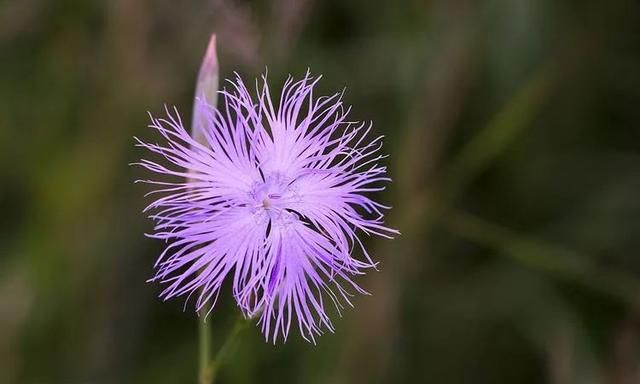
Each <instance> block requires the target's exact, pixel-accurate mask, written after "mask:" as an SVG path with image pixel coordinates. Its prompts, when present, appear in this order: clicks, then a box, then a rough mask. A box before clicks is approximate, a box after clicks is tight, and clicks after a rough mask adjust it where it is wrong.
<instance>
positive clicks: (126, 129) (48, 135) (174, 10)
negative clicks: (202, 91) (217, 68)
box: [0, 0, 640, 384]
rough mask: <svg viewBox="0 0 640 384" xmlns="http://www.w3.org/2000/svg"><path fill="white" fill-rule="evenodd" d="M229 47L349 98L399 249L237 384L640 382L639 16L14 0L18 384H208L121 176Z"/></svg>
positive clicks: (6, 71) (237, 375)
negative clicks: (330, 323) (316, 326)
mask: <svg viewBox="0 0 640 384" xmlns="http://www.w3.org/2000/svg"><path fill="white" fill-rule="evenodd" d="M212 32H216V33H217V34H218V42H219V56H220V63H221V68H222V76H223V77H228V76H229V75H230V74H231V73H232V71H238V72H240V73H241V74H242V75H243V76H245V78H248V79H251V78H253V77H256V76H258V75H259V74H260V73H261V72H262V71H264V68H265V67H266V66H268V67H269V75H270V79H271V81H272V85H274V86H275V85H277V84H279V83H280V82H281V81H282V80H283V79H284V78H285V77H286V75H287V74H289V73H291V74H293V75H295V76H298V77H299V76H301V75H303V73H304V71H305V70H306V69H307V67H310V68H311V69H312V71H313V72H314V73H318V74H323V75H324V80H323V81H322V82H321V83H320V88H321V91H322V92H325V93H329V92H333V91H336V90H340V89H342V88H343V87H344V86H346V87H347V92H346V96H345V99H346V102H347V103H349V104H352V105H353V106H354V109H353V112H352V117H353V118H357V119H363V120H373V121H374V123H375V131H376V133H379V134H384V135H385V136H386V143H385V144H386V151H387V152H388V153H390V154H391V157H390V159H389V161H388V164H389V167H390V174H391V176H392V177H393V178H394V183H393V184H392V185H391V186H390V188H389V189H388V191H386V192H385V193H384V194H383V195H382V196H381V199H382V200H384V201H386V202H389V203H390V204H391V205H392V206H393V207H394V208H393V210H392V211H391V212H390V214H389V215H388V219H387V223H388V224H389V225H391V226H394V227H396V228H399V229H400V230H401V231H402V232H403V235H402V236H401V237H399V238H398V239H396V240H394V241H379V240H376V239H367V241H368V247H369V248H370V249H371V251H372V254H373V255H374V256H375V258H376V259H377V260H380V262H381V271H380V272H373V273H370V274H368V275H367V276H363V277H362V278H360V279H359V280H358V281H359V282H360V283H361V284H362V285H363V286H364V287H365V288H366V289H368V290H369V291H370V292H372V294H373V295H372V296H361V297H357V298H355V300H354V303H355V305H356V308H355V309H351V310H348V311H346V313H345V316H344V317H343V318H342V319H336V321H335V324H336V327H337V332H336V333H335V334H327V335H325V336H323V337H321V338H320V339H319V344H318V346H313V345H310V344H308V343H306V342H304V341H302V340H301V339H300V337H299V336H298V335H297V334H295V335H294V337H292V338H291V339H290V341H289V342H288V343H286V344H284V345H277V346H273V345H270V344H267V343H265V342H264V341H263V340H262V338H261V335H260V332H259V330H258V329H254V328H250V329H248V330H245V331H244V332H243V333H242V334H241V335H240V337H239V338H238V340H237V342H236V343H235V344H234V345H233V348H232V349H231V350H230V353H229V355H228V356H227V359H226V360H225V361H224V364H223V366H222V370H221V373H220V376H219V378H218V379H219V380H218V383H257V382H261V383H332V384H334V383H335V384H342V383H418V382H425V383H615V384H623V383H624V384H626V383H638V382H640V311H639V309H640V259H639V258H638V256H639V255H638V251H639V250H640V197H639V191H640V2H638V1H635V0H615V1H614V0H611V1H602V0H590V1H577V0H575V1H557V0H537V1H532V0H488V1H477V0H431V1H397V2H394V1H387V2H373V1H368V0H355V1H343V0H330V1H319V0H306V1H304V0H275V1H261V2H249V1H224V0H212V1H202V0H189V1H184V2H176V1H168V0H165V1H148V0H141V1H132V0H113V1H97V0H89V1H85V0H58V1H46V0H2V1H0V180H2V181H1V185H0V255H1V258H0V383H7V384H11V383H69V384H75V383H195V382H196V370H197V331H196V329H197V327H196V317H195V315H194V313H193V312H192V311H191V310H187V311H186V312H183V311H182V301H181V300H174V301H171V302H168V303H162V302H161V301H160V300H159V299H157V294H158V293H159V287H158V286H157V285H155V284H147V283H145V280H146V279H147V278H149V277H150V276H151V274H152V265H153V262H154V260H155V258H156V256H157V255H158V253H159V252H160V250H161V249H162V244H161V243H160V242H158V241H154V240H151V239H147V238H145V237H144V236H143V233H144V232H148V231H150V230H151V227H152V224H151V222H150V221H149V220H147V219H145V218H144V216H143V215H142V214H141V212H140V211H141V210H142V209H143V207H144V206H145V204H146V203H148V202H149V200H146V199H144V198H143V194H144V193H145V192H147V191H148V189H149V188H148V187H147V186H141V185H133V183H132V182H133V180H135V179H137V178H145V177H147V176H148V175H147V174H146V173H145V172H144V170H142V169H139V168H135V167H130V166H128V165H127V164H128V163H131V162H134V161H136V160H137V159H139V158H140V156H141V155H142V152H141V151H140V150H138V149H136V148H134V146H133V139H132V137H133V136H134V135H135V136H139V137H143V138H151V137H154V136H153V133H152V132H151V130H150V129H148V128H146V125H147V122H148V121H147V115H146V111H147V110H150V111H151V112H153V113H161V112H162V106H163V103H169V104H175V105H177V106H178V108H179V109H180V110H181V111H182V113H183V115H184V119H185V121H189V118H190V117H189V116H190V113H191V103H192V95H193V87H194V82H195V78H196V75H197V70H198V67H199V64H200V60H201V58H202V55H203V54H204V50H205V48H206V44H207V41H208V38H209V35H210V34H211V33H212ZM236 317H237V311H236V309H235V308H234V306H233V303H232V300H230V298H229V297H228V295H227V296H226V297H224V298H223V299H222V302H221V304H220V306H219V308H218V309H217V310H216V312H215V315H214V316H213V317H212V318H211V321H212V326H213V333H214V334H213V337H214V347H216V348H217V347H218V346H219V345H220V343H221V340H222V339H223V338H224V334H225V333H226V332H228V330H229V329H230V327H231V326H232V324H233V321H234V319H235V318H236Z"/></svg>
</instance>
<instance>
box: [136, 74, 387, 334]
mask: <svg viewBox="0 0 640 384" xmlns="http://www.w3.org/2000/svg"><path fill="white" fill-rule="evenodd" d="M262 80H263V81H262V82H261V83H262V84H261V86H256V95H255V97H254V96H252V95H251V94H250V93H249V91H248V90H247V88H246V87H245V85H244V83H243V82H242V79H240V77H239V76H236V79H235V80H232V81H228V82H229V84H230V88H231V89H232V90H230V91H227V90H223V91H220V92H219V94H220V95H221V96H222V108H220V109H216V108H215V107H214V106H212V105H209V104H207V102H206V101H203V100H198V101H197V105H196V111H197V113H196V115H197V116H198V121H196V127H195V128H196V129H199V130H200V131H201V132H202V133H203V136H204V138H205V140H204V141H202V142H198V141H196V140H194V139H193V138H192V137H191V136H190V134H189V133H188V132H187V130H185V128H184V125H183V123H182V121H181V119H180V116H179V115H178V112H177V110H176V109H175V108H174V109H173V111H171V110H169V109H168V108H165V109H166V113H167V117H166V118H154V117H151V124H150V127H151V128H154V129H156V130H157V131H158V132H159V133H160V134H161V135H162V137H163V139H164V141H165V142H164V143H163V144H162V145H161V144H151V143H144V142H142V141H140V140H138V139H136V140H137V142H138V145H139V146H142V147H144V148H146V149H148V150H150V151H151V152H154V153H157V154H159V155H161V156H162V157H164V158H165V159H166V160H167V161H168V165H167V166H165V165H162V164H160V163H157V162H153V161H150V160H144V159H143V160H141V162H140V163H139V164H141V165H142V166H144V167H145V168H147V169H148V170H150V171H152V172H154V173H157V174H160V175H162V176H170V177H175V180H173V181H172V180H171V178H170V180H165V181H156V180H144V182H147V183H152V184H156V185H159V186H161V188H162V189H159V190H158V191H155V192H159V193H160V195H161V197H159V198H157V199H156V200H155V201H154V202H153V203H151V204H150V205H149V206H148V207H147V208H146V210H145V211H147V210H151V211H152V212H154V213H153V214H152V215H151V216H150V217H151V218H152V219H153V220H154V221H155V222H156V226H155V228H154V233H153V234H151V235H150V236H151V237H154V238H158V239H163V240H165V241H166V242H167V244H168V245H167V247H166V249H165V250H164V252H163V253H162V254H161V255H160V257H159V258H158V261H157V263H156V268H157V273H156V275H155V277H154V278H153V279H151V280H152V281H160V282H161V283H162V284H164V285H165V289H164V290H163V291H162V293H161V297H162V298H164V299H165V300H166V299H170V298H172V297H176V296H182V295H187V296H191V295H193V294H195V295H196V296H197V301H196V310H197V311H200V310H202V309H203V308H204V307H205V304H207V303H210V304H211V308H213V306H214V305H215V303H216V301H217V299H218V295H219V293H220V289H221V286H222V284H223V282H224V281H225V280H230V281H231V285H232V291H233V297H234V298H235V300H236V302H237V304H238V306H239V307H240V309H241V310H242V312H243V314H244V315H245V316H246V317H258V316H259V322H258V324H259V325H260V326H261V328H262V332H263V333H264V336H265V338H266V339H267V340H272V341H273V342H274V343H275V342H276V341H277V340H278V338H279V337H283V338H284V340H286V338H287V336H288V334H289V329H290V327H291V324H292V323H296V322H297V325H298V328H299V329H300V333H301V335H302V337H303V338H305V339H306V340H308V341H313V342H314V343H315V336H316V335H320V334H321V333H322V332H323V330H324V329H327V330H329V331H333V325H332V323H331V320H330V318H329V316H328V314H327V311H326V307H327V305H326V303H327V302H328V301H330V302H331V303H333V306H335V308H336V309H337V312H338V313H340V310H341V309H342V308H343V304H344V303H347V304H349V305H352V304H351V302H350V300H349V297H350V296H352V295H351V293H350V292H354V291H355V292H359V293H366V292H365V291H364V290H363V289H362V288H360V287H359V286H358V285H357V284H356V283H355V282H354V280H353V279H354V277H355V276H356V275H361V274H364V272H365V271H366V270H367V269H369V268H375V266H376V263H374V262H373V261H372V260H371V257H370V256H369V254H368V253H367V251H366V249H365V248H364V246H363V243H362V242H361V240H360V238H359V236H360V235H361V234H367V235H378V236H382V237H387V238H391V236H392V235H394V234H397V233H398V232H397V231H396V230H393V229H390V228H388V227H386V226H385V225H384V223H383V221H382V219H383V210H385V209H388V207H386V206H384V205H382V204H380V203H378V202H376V201H375V200H373V199H372V198H371V197H370V196H369V194H370V193H371V192H376V191H380V190H383V189H384V187H383V186H381V183H385V182H388V181H390V179H389V178H388V177H387V176H386V175H385V174H386V167H385V166H382V165H380V164H379V161H380V160H382V159H383V158H385V157H386V156H384V155H381V154H379V152H380V149H381V147H382V137H377V138H373V139H370V138H369V133H370V131H371V124H364V123H359V122H352V121H348V120H347V115H348V113H349V108H346V109H345V107H344V106H343V104H342V94H341V93H336V94H334V95H332V96H322V97H315V96H314V94H313V89H314V86H315V85H316V84H317V82H318V80H319V78H317V79H314V78H312V77H311V76H310V75H309V73H307V75H306V76H305V77H304V78H303V79H302V80H300V81H297V82H294V81H293V80H292V79H291V78H289V79H288V80H287V81H286V82H285V84H284V86H283V89H282V92H281V95H280V98H279V101H278V104H274V100H272V98H271V95H270V91H269V87H268V85H267V81H266V76H263V77H262ZM152 193H154V192H152ZM355 254H357V255H358V257H355V256H354V255H355Z"/></svg>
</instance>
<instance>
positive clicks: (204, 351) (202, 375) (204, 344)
mask: <svg viewBox="0 0 640 384" xmlns="http://www.w3.org/2000/svg"><path fill="white" fill-rule="evenodd" d="M206 313H207V309H206V308H203V310H202V312H201V313H200V318H199V319H198V348H199V351H198V354H199V364H198V365H199V373H198V383H199V384H213V380H214V374H213V369H212V367H211V364H210V361H211V323H208V322H207V321H206V319H205V315H206Z"/></svg>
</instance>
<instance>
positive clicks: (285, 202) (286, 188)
mask: <svg viewBox="0 0 640 384" xmlns="http://www.w3.org/2000/svg"><path fill="white" fill-rule="evenodd" d="M249 195H250V198H251V200H252V204H251V212H252V213H253V215H254V217H255V218H256V221H257V222H258V223H267V222H269V221H271V223H272V224H287V223H291V222H292V221H293V220H297V219H298V216H297V215H296V214H295V213H293V212H292V211H290V210H289V209H287V208H288V206H289V204H290V203H292V202H294V201H297V199H298V195H297V194H296V192H295V190H294V188H292V187H291V186H290V185H289V182H288V181H287V180H286V178H285V177H283V176H282V175H281V174H278V173H274V174H271V175H269V176H267V177H266V178H265V180H264V181H262V182H258V183H256V184H254V186H253V188H252V190H251V192H250V193H249Z"/></svg>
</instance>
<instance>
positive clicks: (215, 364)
mask: <svg viewBox="0 0 640 384" xmlns="http://www.w3.org/2000/svg"><path fill="white" fill-rule="evenodd" d="M206 313H207V311H206V308H205V309H203V310H202V312H201V314H200V315H201V318H200V319H199V320H198V343H199V374H198V383H199V384H213V383H214V382H215V379H216V376H217V374H218V371H219V368H220V365H222V363H223V362H224V359H225V358H226V356H227V355H228V354H229V352H230V351H231V348H232V347H233V344H234V343H235V341H236V340H237V338H238V335H240V332H241V331H242V330H243V329H244V328H245V327H246V325H247V322H246V321H245V320H244V319H242V318H238V320H236V322H235V324H234V325H233V328H231V331H230V332H229V333H228V334H227V336H226V338H225V339H224V342H223V343H222V346H220V349H219V350H218V352H217V353H216V355H215V357H213V359H212V358H211V325H210V323H207V322H206V321H205V319H204V315H205V314H206Z"/></svg>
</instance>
